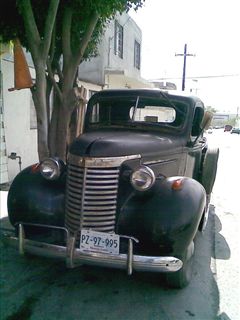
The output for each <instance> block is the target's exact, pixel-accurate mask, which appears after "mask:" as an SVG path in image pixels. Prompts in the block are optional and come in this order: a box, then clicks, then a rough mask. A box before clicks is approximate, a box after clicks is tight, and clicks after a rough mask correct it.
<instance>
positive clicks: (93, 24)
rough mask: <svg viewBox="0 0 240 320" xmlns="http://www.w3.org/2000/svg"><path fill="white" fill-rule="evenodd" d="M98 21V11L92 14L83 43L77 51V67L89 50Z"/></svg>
mask: <svg viewBox="0 0 240 320" xmlns="http://www.w3.org/2000/svg"><path fill="white" fill-rule="evenodd" d="M98 19H99V15H98V13H97V12H96V11H94V12H92V15H91V17H90V21H89V24H88V27H87V30H86V31H85V33H84V36H83V38H82V41H81V43H80V45H79V47H78V49H77V50H76V56H75V59H74V60H75V64H76V66H78V65H79V64H80V62H81V60H82V57H83V55H84V52H85V50H86V48H87V45H88V43H89V40H90V39H91V36H92V34H93V31H94V29H95V27H96V24H97V22H98Z"/></svg>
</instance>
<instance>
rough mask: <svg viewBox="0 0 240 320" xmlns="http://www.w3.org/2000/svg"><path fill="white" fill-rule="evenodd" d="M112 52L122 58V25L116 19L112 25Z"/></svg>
mask: <svg viewBox="0 0 240 320" xmlns="http://www.w3.org/2000/svg"><path fill="white" fill-rule="evenodd" d="M114 53H115V55H116V56H118V57H119V58H121V59H123V26H122V25H121V24H120V23H119V22H118V21H117V20H115V25H114Z"/></svg>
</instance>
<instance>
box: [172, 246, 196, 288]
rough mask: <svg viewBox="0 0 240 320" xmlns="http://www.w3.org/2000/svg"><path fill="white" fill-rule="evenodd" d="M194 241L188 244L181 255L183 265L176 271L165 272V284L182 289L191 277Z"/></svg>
mask: <svg viewBox="0 0 240 320" xmlns="http://www.w3.org/2000/svg"><path fill="white" fill-rule="evenodd" d="M193 257H194V243H193V241H192V242H191V244H190V245H189V247H188V249H187V250H186V252H185V253H184V255H183V256H182V262H183V266H182V268H181V269H180V270H178V271H176V272H169V273H167V285H168V286H169V287H171V288H175V289H182V288H184V287H186V286H187V285H188V284H189V282H190V281H191V279H192V272H193Z"/></svg>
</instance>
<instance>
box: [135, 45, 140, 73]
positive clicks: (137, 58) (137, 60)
mask: <svg viewBox="0 0 240 320" xmlns="http://www.w3.org/2000/svg"><path fill="white" fill-rule="evenodd" d="M134 67H135V68H136V69H138V70H140V68H141V43H140V42H139V41H137V40H135V41H134Z"/></svg>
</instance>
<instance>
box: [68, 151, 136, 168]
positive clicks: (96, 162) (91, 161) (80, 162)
mask: <svg viewBox="0 0 240 320" xmlns="http://www.w3.org/2000/svg"><path fill="white" fill-rule="evenodd" d="M140 158H141V155H140V154H135V155H130V156H123V157H109V158H92V157H88V158H85V157H79V156H76V155H74V154H69V155H68V162H70V163H71V164H72V165H76V166H81V167H87V168H97V167H104V168H108V167H119V166H120V165H121V164H122V163H123V162H124V161H127V160H133V159H140Z"/></svg>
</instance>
